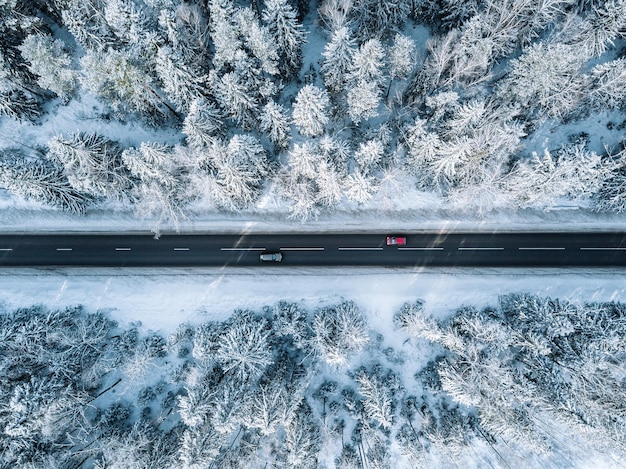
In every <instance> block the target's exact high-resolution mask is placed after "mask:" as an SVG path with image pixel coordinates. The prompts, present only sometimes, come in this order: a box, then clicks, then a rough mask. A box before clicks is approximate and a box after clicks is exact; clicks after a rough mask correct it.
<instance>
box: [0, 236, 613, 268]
mask: <svg viewBox="0 0 626 469" xmlns="http://www.w3.org/2000/svg"><path fill="white" fill-rule="evenodd" d="M392 234H393V233H392ZM387 235H389V233H380V234H355V235H349V234H336V235H333V234H323V235H320V234H275V235H241V236H238V235H219V234H206V235H199V234H193V235H163V236H162V237H161V238H160V239H158V240H157V239H154V238H153V237H152V236H151V235H150V234H124V235H111V234H37V235H32V234H23V235H19V234H18V235H16V234H12V235H0V266H4V267H9V266H94V267H96V266H101V267H150V266H155V267H156V266H170V267H175V266H180V267H193V266H198V267H199V266H255V265H258V266H263V267H266V268H281V267H288V266H406V267H423V266H456V267H464V266H467V267H477V266H485V267H488V266H494V267H495V266H502V267H563V266H572V267H575V266H581V267H583V266H586V267H594V266H598V267H600V266H604V267H606V266H626V233H617V232H613V233H547V232H543V233H528V232H524V233H458V232H452V233H403V234H402V236H405V235H406V244H405V245H402V246H388V245H387V244H386V236H387ZM263 253H281V256H276V257H278V258H281V259H282V260H281V261H276V260H272V261H270V262H264V261H262V260H261V259H260V257H261V256H260V255H261V254H263Z"/></svg>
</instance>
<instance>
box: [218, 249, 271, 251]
mask: <svg viewBox="0 0 626 469" xmlns="http://www.w3.org/2000/svg"><path fill="white" fill-rule="evenodd" d="M265 250H266V249H265V248H220V251H265Z"/></svg>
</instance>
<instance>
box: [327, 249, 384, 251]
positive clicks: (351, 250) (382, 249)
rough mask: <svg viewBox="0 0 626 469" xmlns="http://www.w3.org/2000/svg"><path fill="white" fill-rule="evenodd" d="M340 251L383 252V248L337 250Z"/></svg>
mask: <svg viewBox="0 0 626 469" xmlns="http://www.w3.org/2000/svg"><path fill="white" fill-rule="evenodd" d="M337 249H338V250H339V251H382V250H383V248H337Z"/></svg>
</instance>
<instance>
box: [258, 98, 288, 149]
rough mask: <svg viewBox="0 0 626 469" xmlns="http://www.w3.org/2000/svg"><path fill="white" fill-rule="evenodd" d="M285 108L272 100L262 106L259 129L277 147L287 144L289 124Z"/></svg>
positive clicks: (280, 147) (283, 146) (285, 146)
mask: <svg viewBox="0 0 626 469" xmlns="http://www.w3.org/2000/svg"><path fill="white" fill-rule="evenodd" d="M289 124H290V123H289V118H288V115H287V111H286V109H285V108H284V107H283V106H282V105H280V104H277V103H276V102H274V101H269V102H268V103H267V104H266V105H265V106H264V107H263V113H262V114H261V118H260V120H259V129H260V130H261V131H262V132H265V133H267V135H268V137H269V139H270V141H271V142H272V143H273V144H274V145H276V147H277V148H279V149H285V148H287V147H288V146H289V139H290V128H289V127H290V125H289Z"/></svg>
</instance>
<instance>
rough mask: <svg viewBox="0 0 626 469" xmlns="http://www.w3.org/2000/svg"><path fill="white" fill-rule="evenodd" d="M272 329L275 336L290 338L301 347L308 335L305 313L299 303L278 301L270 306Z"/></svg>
mask: <svg viewBox="0 0 626 469" xmlns="http://www.w3.org/2000/svg"><path fill="white" fill-rule="evenodd" d="M271 325H272V331H273V333H274V334H275V335H276V336H279V337H286V338H290V339H291V340H292V341H293V344H294V345H295V346H296V347H297V348H299V349H301V348H304V347H305V346H306V339H307V338H308V335H309V326H308V322H307V313H306V311H305V310H304V308H303V307H302V305H300V304H299V303H287V302H286V301H279V302H278V303H277V304H276V306H274V307H273V308H272V321H271Z"/></svg>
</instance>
